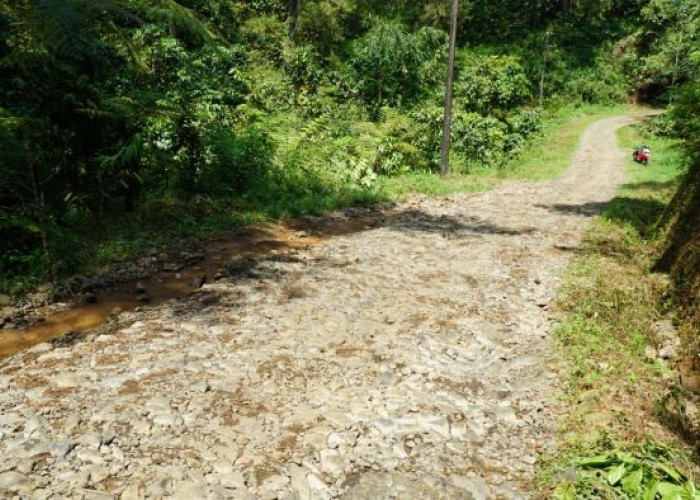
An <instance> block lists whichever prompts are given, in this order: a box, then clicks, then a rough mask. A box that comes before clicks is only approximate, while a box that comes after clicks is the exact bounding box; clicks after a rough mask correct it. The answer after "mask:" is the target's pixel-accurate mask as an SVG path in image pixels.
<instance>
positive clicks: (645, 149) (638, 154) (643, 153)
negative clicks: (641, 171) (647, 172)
mask: <svg viewBox="0 0 700 500" xmlns="http://www.w3.org/2000/svg"><path fill="white" fill-rule="evenodd" d="M632 159H633V160H634V161H636V162H637V163H641V164H642V165H648V164H649V160H651V148H650V147H649V146H641V147H638V148H634V152H633V153H632Z"/></svg>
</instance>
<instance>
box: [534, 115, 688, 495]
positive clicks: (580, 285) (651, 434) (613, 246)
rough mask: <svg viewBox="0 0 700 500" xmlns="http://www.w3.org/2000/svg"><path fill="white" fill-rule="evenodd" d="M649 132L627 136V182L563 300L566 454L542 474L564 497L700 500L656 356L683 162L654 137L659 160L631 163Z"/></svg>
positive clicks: (587, 245) (592, 233)
mask: <svg viewBox="0 0 700 500" xmlns="http://www.w3.org/2000/svg"><path fill="white" fill-rule="evenodd" d="M643 130H644V129H643V127H642V126H639V125H635V126H631V127H625V128H623V129H621V130H620V131H619V133H618V141H619V143H620V144H621V146H623V147H624V148H625V149H628V150H629V151H630V159H629V160H628V162H627V165H626V169H627V178H628V181H627V183H626V184H624V185H623V186H622V188H621V189H620V190H619V192H618V194H617V196H616V198H615V199H614V200H613V201H612V202H611V203H610V204H609V205H608V206H607V208H606V209H605V211H604V213H603V214H602V216H601V217H599V218H598V219H596V220H595V221H594V222H593V223H592V224H591V226H590V228H589V229H588V230H587V232H586V234H585V236H584V242H583V248H582V253H581V255H579V256H578V257H577V258H576V259H575V262H574V263H573V265H572V267H571V268H570V270H569V273H568V275H567V276H566V279H565V284H564V286H563V289H562V293H561V296H560V299H559V309H560V312H561V318H560V322H559V324H558V326H557V328H556V335H557V339H558V344H559V352H560V357H561V358H563V361H561V364H560V366H559V371H560V373H561V380H562V382H563V387H564V395H563V398H564V401H563V403H564V404H563V408H564V410H563V412H562V414H561V415H560V416H559V426H558V430H557V435H558V441H559V444H558V449H559V451H558V453H557V455H556V456H547V457H543V460H542V463H541V469H540V473H541V474H540V479H541V482H542V486H543V488H547V489H548V491H549V492H550V493H552V494H553V495H554V496H555V497H556V498H581V497H585V498H650V499H654V498H700V495H697V494H696V493H695V490H694V485H693V484H692V480H689V479H688V477H690V471H691V470H692V467H690V466H689V461H688V458H687V456H688V455H687V453H686V451H685V448H684V447H683V445H682V444H681V443H680V442H679V441H678V440H677V439H676V437H675V436H674V434H673V433H672V432H671V431H670V430H669V429H668V428H666V427H664V425H663V422H661V421H660V420H661V419H660V418H659V415H657V412H656V408H657V403H658V401H659V399H660V398H661V396H662V395H663V393H664V391H665V387H666V384H667V382H666V378H668V376H669V373H670V369H669V368H668V366H667V365H666V363H665V362H664V361H662V360H659V359H657V358H656V356H655V355H654V354H647V352H649V351H650V348H656V347H659V346H658V339H657V334H656V332H657V324H658V322H659V321H660V320H662V319H664V318H666V317H668V316H669V315H671V314H672V305H671V304H670V302H669V301H667V297H668V291H669V286H670V283H669V281H668V278H667V277H666V276H665V275H661V274H653V273H651V272H650V269H651V267H652V265H653V263H654V260H655V258H656V257H657V251H658V245H659V243H660V242H659V236H660V228H658V227H657V225H656V223H657V221H658V220H659V219H660V217H661V215H662V214H663V211H664V209H665V208H666V206H667V205H668V203H669V201H670V199H671V197H672V196H673V193H674V191H675V188H676V187H677V184H678V176H679V175H680V174H681V168H680V167H681V159H680V156H679V153H678V149H677V148H676V142H675V141H673V140H670V139H667V138H661V137H654V138H653V141H652V147H653V149H652V162H651V164H650V165H649V166H646V167H643V166H639V165H637V164H635V163H634V162H632V160H631V151H632V147H633V146H634V145H637V144H638V143H641V142H642V136H643V134H644V133H643ZM647 140H648V139H647ZM556 363H557V364H558V363H559V361H557V362H556ZM679 470H683V471H684V473H681V472H678V471H679ZM562 471H569V472H568V475H566V474H563V473H562ZM669 471H671V472H669ZM673 471H675V472H673ZM676 473H677V475H674V474H676ZM689 481H690V483H689ZM660 485H663V486H660ZM555 486H556V489H553V488H554V487H555ZM644 494H648V495H650V496H643V495H644ZM657 494H658V496H657ZM666 494H668V495H681V496H664V495H666Z"/></svg>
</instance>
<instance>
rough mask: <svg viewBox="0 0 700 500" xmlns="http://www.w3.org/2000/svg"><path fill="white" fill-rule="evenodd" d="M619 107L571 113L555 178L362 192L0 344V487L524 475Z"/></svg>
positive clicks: (173, 491)
mask: <svg viewBox="0 0 700 500" xmlns="http://www.w3.org/2000/svg"><path fill="white" fill-rule="evenodd" d="M631 121H633V118H628V117H621V118H612V119H607V120H603V121H600V122H597V123H595V124H594V125H592V126H591V127H589V128H588V129H587V130H586V132H585V133H584V135H583V137H582V142H581V148H580V151H579V153H578V154H577V156H576V159H575V161H574V162H573V165H572V167H571V168H570V169H569V170H568V172H567V173H566V174H565V175H564V176H563V177H562V178H561V179H559V180H557V181H554V182H549V183H541V184H526V183H512V184H507V185H504V186H502V187H500V188H498V189H496V190H494V191H491V192H488V193H484V194H478V195H467V194H465V195H454V196H449V197H443V198H427V197H414V198H412V199H410V200H409V201H408V202H406V203H403V204H402V205H400V206H398V207H396V208H395V209H394V210H393V211H392V212H391V213H389V214H386V213H384V214H381V213H375V212H372V211H371V210H368V211H367V212H366V213H364V215H363V216H367V217H368V219H367V220H368V225H367V227H366V228H365V230H362V231H358V232H355V233H353V234H349V235H344V236H339V237H336V238H333V239H331V240H330V241H329V242H326V243H324V244H321V245H317V246H312V247H309V248H306V249H301V250H295V251H292V252H290V253H284V254H283V253H280V254H273V255H271V256H268V257H265V258H256V259H238V260H237V261H236V262H233V263H232V264H231V265H230V266H229V273H230V278H227V279H224V280H220V281H218V282H216V283H214V284H212V285H205V287H204V288H203V289H202V290H201V291H200V292H199V293H197V294H196V295H194V296H192V297H191V298H190V299H188V300H185V301H173V302H170V303H166V304H163V305H160V306H158V307H153V308H148V309H145V310H142V311H138V312H131V313H123V314H122V315H121V317H120V320H119V321H120V324H121V325H122V327H121V328H119V329H117V330H116V331H114V332H112V333H111V334H102V335H97V334H93V335H90V336H88V337H87V338H84V339H81V340H79V341H77V342H74V343H70V342H68V341H66V342H64V343H62V344H61V343H58V344H53V345H52V344H40V345H38V346H35V347H33V348H32V349H30V350H29V351H25V352H24V353H20V354H17V355H15V356H13V357H11V358H9V359H7V360H5V361H4V362H2V363H1V364H0V496H3V495H4V493H3V491H4V492H6V493H9V492H13V493H17V494H21V493H28V494H30V495H31V496H32V497H33V498H49V497H51V496H52V495H54V496H56V497H61V498H65V497H75V498H81V497H82V498H111V497H112V496H115V497H117V498H119V497H121V498H124V499H130V498H142V497H144V496H148V497H150V498H161V497H170V496H172V497H173V498H182V499H190V498H205V497H206V498H258V497H259V498H301V499H306V498H331V497H339V496H347V497H348V498H388V497H394V498H395V497H403V498H405V497H411V498H428V497H430V498H492V497H505V498H518V497H521V496H522V497H530V496H534V495H535V494H536V492H534V491H532V483H531V478H532V476H533V471H534V467H535V463H536V460H537V456H538V453H540V452H542V451H547V450H548V451H553V446H554V440H553V436H552V434H551V429H552V426H553V414H554V412H555V411H556V396H557V392H558V382H557V375H556V374H555V373H553V372H551V371H549V370H548V368H547V361H548V357H549V356H550V355H551V350H552V339H551V335H550V333H549V325H550V318H549V317H548V312H547V308H548V307H547V305H548V303H549V302H550V300H551V299H552V297H553V296H554V294H555V293H556V290H557V287H558V285H559V280H558V278H557V276H558V275H559V274H560V273H561V271H562V269H563V268H564V266H565V265H566V263H567V262H568V260H569V258H570V256H571V254H572V252H571V251H570V250H571V249H574V248H575V246H576V245H577V244H578V241H579V238H580V233H581V230H582V228H583V227H584V226H585V224H586V221H587V219H588V218H590V217H592V216H594V215H596V214H597V213H598V212H599V211H600V209H601V208H602V206H603V204H604V203H605V202H607V201H608V200H609V199H610V198H611V197H612V196H613V195H614V193H615V189H616V187H617V186H618V185H619V184H620V183H621V182H622V180H623V174H622V165H623V160H624V157H625V154H626V153H625V152H624V151H621V150H620V149H619V148H618V146H617V144H616V141H615V134H614V131H615V130H616V129H617V128H618V127H621V126H623V125H625V124H627V123H630V122H631ZM359 212H360V214H361V215H362V213H363V212H362V210H360V211H359Z"/></svg>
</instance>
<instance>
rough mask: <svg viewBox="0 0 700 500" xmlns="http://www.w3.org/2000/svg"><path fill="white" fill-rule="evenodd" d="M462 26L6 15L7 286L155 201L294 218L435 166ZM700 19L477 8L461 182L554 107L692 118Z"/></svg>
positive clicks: (459, 131) (104, 2) (459, 149)
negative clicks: (314, 201)
mask: <svg viewBox="0 0 700 500" xmlns="http://www.w3.org/2000/svg"><path fill="white" fill-rule="evenodd" d="M447 15H448V4H447V2H443V1H438V0H429V1H426V2H413V1H408V0H402V1H398V2H383V1H379V0H333V1H331V0H158V1H156V2H147V1H142V0H98V1H95V0H51V1H48V0H7V1H4V2H2V3H1V4H0V68H1V69H0V170H1V171H0V230H2V233H3V238H2V239H1V240H0V275H2V278H3V279H2V280H0V281H2V283H3V284H4V285H6V284H7V283H9V281H11V279H12V277H13V276H24V275H27V274H33V275H35V276H37V277H47V276H50V275H57V274H61V273H65V272H69V271H71V270H73V269H74V268H75V267H76V266H77V265H78V262H77V260H78V259H79V253H76V252H74V251H73V245H75V240H76V234H77V233H76V231H77V230H78V229H79V228H85V227H89V226H90V224H91V221H95V220H100V219H101V218H104V217H107V216H109V217H113V216H115V214H117V215H118V214H120V213H124V212H129V211H133V210H139V209H140V207H142V206H144V204H147V203H151V202H153V200H158V199H163V200H192V199H201V197H208V198H209V199H219V200H228V201H231V202H232V204H231V205H230V206H233V207H235V203H263V204H264V203H284V200H286V199H299V198H303V197H313V196H334V193H339V192H341V191H342V192H344V191H347V190H360V191H362V190H367V189H371V188H372V186H373V184H374V183H375V181H376V179H377V176H380V175H397V174H402V173H406V172H409V171H417V170H423V171H427V170H434V169H435V168H436V164H437V161H438V159H439V147H440V134H441V123H442V107H441V106H442V95H443V89H442V85H443V81H444V75H445V69H444V66H445V59H446V57H445V55H446V54H445V53H446V50H445V47H446V39H447V34H446V31H445V27H446V25H447ZM697 17H698V16H697V6H696V5H695V2H693V1H692V0H683V1H682V2H676V1H672V0H651V1H649V0H603V1H581V2H570V1H568V0H563V1H562V0H557V1H554V0H548V1H541V2H532V1H530V0H517V1H516V2H513V1H505V0H497V1H486V0H471V1H467V0H463V1H462V3H461V11H460V25H459V40H460V49H459V54H458V64H457V78H456V85H455V117H454V126H453V139H454V141H453V143H454V155H453V161H454V170H456V171H457V172H464V171H467V170H468V169H470V168H473V167H475V166H478V167H480V168H499V167H501V166H503V165H504V163H505V162H506V160H507V159H508V158H509V157H512V156H514V155H518V154H519V153H520V151H522V150H523V148H524V147H525V145H526V143H527V140H528V138H529V137H530V136H532V135H533V134H537V133H538V132H539V130H540V108H539V107H538V105H539V104H542V103H544V104H545V105H549V106H556V105H557V104H558V103H561V102H565V101H566V102H569V101H572V100H573V101H586V102H617V101H621V100H623V99H627V98H630V97H634V96H635V94H637V95H638V96H640V97H645V98H654V99H662V100H664V99H676V102H677V107H678V109H679V113H682V110H683V109H685V108H684V106H686V107H688V109H697V108H695V106H696V104H697V99H698V96H697V88H693V87H692V85H691V84H690V83H689V82H691V81H692V77H693V75H694V71H696V67H697V59H698V57H697V53H694V52H693V50H695V48H694V47H696V45H697V26H698V21H697ZM677 88H685V89H686V90H684V91H682V92H680V93H677V92H676V90H675V89H677ZM693 92H695V93H693ZM693 96H694V97H693ZM694 99H695V100H694ZM690 115H692V113H686V114H685V115H684V117H683V118H679V121H678V123H679V124H680V123H683V124H684V125H682V126H685V127H690V126H692V125H691V123H692V119H690ZM679 116H680V115H679ZM689 135H690V134H689ZM198 197H199V198H198ZM4 285H3V286H4Z"/></svg>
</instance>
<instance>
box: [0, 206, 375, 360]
mask: <svg viewBox="0 0 700 500" xmlns="http://www.w3.org/2000/svg"><path fill="white" fill-rule="evenodd" d="M372 221H373V219H371V218H369V217H358V218H349V219H329V220H325V221H324V222H322V223H321V224H310V223H309V222H307V221H305V220H301V221H292V222H289V223H286V224H276V225H270V226H254V227H250V228H247V229H245V230H243V231H238V232H236V233H235V234H231V235H226V236H222V237H219V238H217V239H215V240H212V241H211V242H209V243H208V244H207V245H206V246H205V247H203V248H202V253H203V255H204V257H203V259H202V260H201V261H200V262H199V263H197V264H196V265H193V266H190V267H186V268H183V269H181V270H180V271H177V272H169V271H162V272H159V273H157V274H154V275H152V276H150V277H148V278H143V279H139V280H134V281H131V282H126V283H123V284H120V285H117V286H114V287H111V288H110V289H104V290H96V291H95V294H94V295H95V298H96V302H95V303H92V304H72V305H70V306H68V308H67V310H65V311H62V312H58V313H54V314H51V315H49V316H46V317H43V318H40V321H39V322H38V323H36V324H35V325H33V326H30V327H28V328H26V329H19V330H0V359H3V358H6V357H8V356H11V355H13V354H15V353H17V352H20V351H22V350H24V349H27V348H29V347H32V346H34V345H36V344H40V343H42V342H47V341H50V340H53V339H57V338H59V337H61V336H63V335H66V334H68V333H71V332H84V331H87V330H91V329H93V328H97V327H99V326H101V325H103V324H105V323H106V322H107V321H108V320H109V318H110V316H111V315H112V314H114V313H118V312H122V311H131V310H133V309H135V308H137V307H143V306H153V305H158V304H162V303H164V302H166V301H168V300H171V299H183V298H185V297H187V296H188V295H190V294H191V293H192V292H193V291H194V290H196V289H197V288H199V285H200V284H201V283H202V281H204V282H206V283H211V282H212V281H214V280H215V279H216V275H217V273H219V272H220V271H221V270H222V269H223V268H224V266H225V265H226V264H227V263H228V262H229V261H230V260H231V259H232V258H235V257H242V256H264V255H269V254H273V253H286V252H290V251H293V250H298V249H302V248H305V247H308V246H311V245H315V244H318V243H321V242H323V241H325V240H327V239H328V238H331V237H333V236H339V235H343V234H350V233H354V232H358V231H362V230H364V229H367V228H369V227H370V225H371V223H372ZM137 284H139V285H142V286H143V288H145V289H146V293H147V295H148V298H149V300H148V302H143V301H139V300H138V295H137V293H136V288H137Z"/></svg>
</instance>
